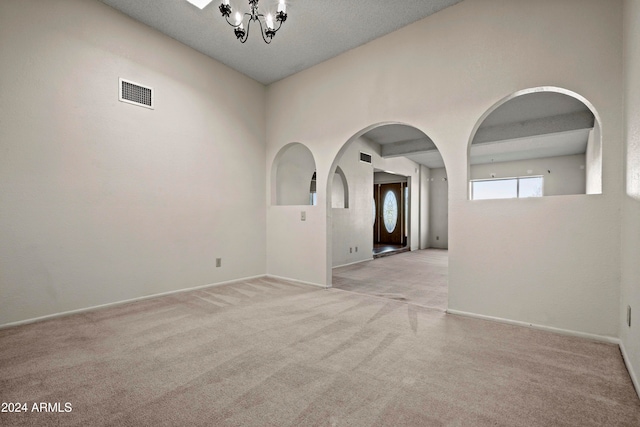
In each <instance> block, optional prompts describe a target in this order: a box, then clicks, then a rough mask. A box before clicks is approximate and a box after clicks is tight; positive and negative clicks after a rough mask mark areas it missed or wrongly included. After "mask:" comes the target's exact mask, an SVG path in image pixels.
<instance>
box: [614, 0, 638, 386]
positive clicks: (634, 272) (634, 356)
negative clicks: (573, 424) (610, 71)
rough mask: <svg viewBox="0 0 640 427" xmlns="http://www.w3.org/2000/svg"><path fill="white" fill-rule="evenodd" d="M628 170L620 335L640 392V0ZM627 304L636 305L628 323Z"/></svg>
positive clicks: (627, 26)
mask: <svg viewBox="0 0 640 427" xmlns="http://www.w3.org/2000/svg"><path fill="white" fill-rule="evenodd" d="M624 40H625V49H624V53H625V55H624V57H625V64H624V77H625V78H624V82H625V122H626V123H625V148H626V150H625V171H626V174H625V176H626V180H625V181H626V182H625V184H626V185H625V187H626V195H625V197H624V200H623V204H622V272H621V279H622V289H621V300H620V301H621V304H620V305H621V307H620V308H621V310H620V317H619V321H620V339H621V340H622V343H623V347H624V350H625V354H626V356H627V361H628V363H629V365H628V366H629V368H630V369H629V371H630V372H631V373H632V376H633V378H634V380H635V385H636V391H638V393H639V394H640V383H639V382H638V380H640V0H626V1H625V3H624ZM627 306H631V308H632V316H631V318H632V322H631V327H628V326H627V321H626V320H627V319H626V312H627Z"/></svg>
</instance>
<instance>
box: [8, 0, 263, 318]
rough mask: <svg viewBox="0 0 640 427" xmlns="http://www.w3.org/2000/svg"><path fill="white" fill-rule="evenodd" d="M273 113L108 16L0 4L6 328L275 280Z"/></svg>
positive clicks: (163, 43) (28, 0) (52, 3)
mask: <svg viewBox="0 0 640 427" xmlns="http://www.w3.org/2000/svg"><path fill="white" fill-rule="evenodd" d="M119 77H122V78H126V79H130V80H133V81H135V82H139V83H141V84H146V85H149V86H152V87H153V88H154V89H155V94H156V108H155V110H149V109H145V108H141V107H137V106H132V105H129V104H126V103H122V102H119V101H118V78H119ZM264 100H265V89H264V87H263V86H262V85H260V84H258V83H256V82H254V81H252V80H250V79H248V78H247V77H245V76H243V75H241V74H239V73H237V72H235V71H232V70H231V69H229V68H227V67H226V66H223V65H221V64H220V63H217V62H215V61H213V60H211V59H209V58H207V57H205V56H203V55H201V54H199V53H196V52H195V51H194V50H192V49H190V48H187V47H185V46H184V45H182V44H180V43H178V42H176V41H175V40H173V39H171V38H169V37H166V36H162V35H160V34H159V33H157V32H156V31H154V30H151V29H150V28H149V27H147V26H145V25H142V24H140V23H137V22H136V21H134V20H132V19H130V18H128V17H125V16H124V15H122V14H120V13H119V12H116V11H115V10H113V9H111V8H110V7H108V6H105V5H104V4H102V3H99V2H97V1H80V0H78V1H72V0H65V1H60V0H47V1H34V0H20V1H2V2H0V123H1V124H0V153H1V154H0V242H1V243H0V295H1V296H0V325H1V324H7V323H11V322H16V321H21V320H24V319H31V318H36V317H39V316H46V315H50V314H53V313H60V312H65V311H69V310H75V309H81V308H86V307H91V306H96V305H101V304H107V303H112V302H116V301H122V300H127V299H132V298H137V297H142V296H147V295H152V294H157V293H162V292H169V291H174V290H177V289H183V288H189V287H194V286H199V285H206V284H210V283H218V282H222V281H227V280H232V279H237V278H242V277H246V276H253V275H260V274H264V272H265V268H266V267H265V231H264V230H265V204H266V199H265V197H266V195H265V189H264V179H265V175H266V170H265V166H264V157H265V149H264V126H265V123H264V120H263V117H264V114H263V113H264V110H263V108H264ZM215 258H222V267H220V268H215Z"/></svg>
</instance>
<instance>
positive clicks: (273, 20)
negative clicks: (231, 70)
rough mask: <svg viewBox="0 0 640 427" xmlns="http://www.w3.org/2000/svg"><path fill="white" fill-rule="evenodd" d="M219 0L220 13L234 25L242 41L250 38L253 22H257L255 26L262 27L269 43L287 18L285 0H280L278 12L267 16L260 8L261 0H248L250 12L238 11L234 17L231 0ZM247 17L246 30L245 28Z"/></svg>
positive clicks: (234, 30) (263, 35)
mask: <svg viewBox="0 0 640 427" xmlns="http://www.w3.org/2000/svg"><path fill="white" fill-rule="evenodd" d="M219 1H220V5H219V6H218V9H220V13H221V14H222V17H223V18H224V19H225V20H226V21H227V23H228V24H229V25H231V26H232V27H234V28H233V32H234V34H235V35H236V38H237V39H238V40H240V43H244V42H246V41H247V39H248V38H249V27H251V23H252V22H255V24H254V26H256V25H258V26H259V27H260V29H259V31H260V35H261V36H262V40H264V42H265V43H267V44H269V43H271V41H272V40H273V37H274V36H275V35H276V33H277V32H278V31H279V30H280V27H282V24H283V23H284V22H285V21H286V20H287V5H286V3H285V0H279V3H278V12H277V13H276V14H275V15H274V14H272V13H269V14H267V15H266V16H265V15H263V14H262V13H260V11H259V10H258V2H259V0H248V3H249V12H246V13H244V14H243V13H240V12H239V11H236V12H235V14H234V16H233V17H231V14H232V13H233V10H232V9H231V6H230V5H229V0H219ZM271 1H273V0H271ZM245 17H246V18H247V19H246V21H247V28H246V30H245V28H244V20H245Z"/></svg>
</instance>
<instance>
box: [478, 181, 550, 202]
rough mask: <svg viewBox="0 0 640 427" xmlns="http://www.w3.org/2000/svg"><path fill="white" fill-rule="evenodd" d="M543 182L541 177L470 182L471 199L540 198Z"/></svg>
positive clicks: (542, 191)
mask: <svg viewBox="0 0 640 427" xmlns="http://www.w3.org/2000/svg"><path fill="white" fill-rule="evenodd" d="M543 195H544V180H543V178H542V177H541V176H525V177H520V178H507V179H481V180H477V181H471V199H472V200H487V199H515V198H526V197H542V196H543Z"/></svg>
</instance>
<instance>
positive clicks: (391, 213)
mask: <svg viewBox="0 0 640 427" xmlns="http://www.w3.org/2000/svg"><path fill="white" fill-rule="evenodd" d="M382 206H384V228H386V229H387V233H393V230H395V229H396V225H397V224H398V199H396V195H395V194H394V193H393V191H387V194H385V196H384V203H383V205H382Z"/></svg>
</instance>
